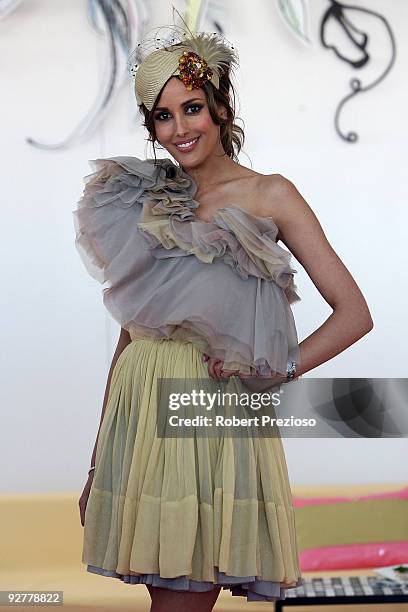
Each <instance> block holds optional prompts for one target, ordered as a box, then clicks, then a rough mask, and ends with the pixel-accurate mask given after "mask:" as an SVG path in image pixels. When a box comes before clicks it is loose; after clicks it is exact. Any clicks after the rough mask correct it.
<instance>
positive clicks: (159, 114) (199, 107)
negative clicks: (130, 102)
mask: <svg viewBox="0 0 408 612" xmlns="http://www.w3.org/2000/svg"><path fill="white" fill-rule="evenodd" d="M190 108H196V109H198V110H196V111H193V112H192V113H189V115H197V114H198V113H199V112H200V110H201V109H202V108H203V105H202V104H189V105H188V106H186V110H187V109H190ZM169 114H170V113H167V112H166V111H161V112H160V113H157V115H155V116H154V118H155V119H156V120H157V121H167V119H162V116H163V115H169Z"/></svg>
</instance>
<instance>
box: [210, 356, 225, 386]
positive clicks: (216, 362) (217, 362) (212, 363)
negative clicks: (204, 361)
mask: <svg viewBox="0 0 408 612" xmlns="http://www.w3.org/2000/svg"><path fill="white" fill-rule="evenodd" d="M219 365H221V366H222V361H221V359H217V358H216V357H213V358H212V359H210V360H209V362H208V371H209V372H210V375H211V376H212V378H215V379H216V380H218V379H219V378H218V376H219V375H218V373H217V372H216V368H217V366H219Z"/></svg>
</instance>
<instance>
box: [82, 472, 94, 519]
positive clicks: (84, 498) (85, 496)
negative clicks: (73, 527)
mask: <svg viewBox="0 0 408 612" xmlns="http://www.w3.org/2000/svg"><path fill="white" fill-rule="evenodd" d="M94 471H95V470H92V471H91V472H90V473H89V475H88V480H87V481H86V484H85V486H84V490H83V491H82V495H81V497H80V498H79V513H80V516H81V525H82V527H83V526H84V525H85V510H86V505H87V503H88V497H89V492H90V490H91V486H92V481H93V475H94Z"/></svg>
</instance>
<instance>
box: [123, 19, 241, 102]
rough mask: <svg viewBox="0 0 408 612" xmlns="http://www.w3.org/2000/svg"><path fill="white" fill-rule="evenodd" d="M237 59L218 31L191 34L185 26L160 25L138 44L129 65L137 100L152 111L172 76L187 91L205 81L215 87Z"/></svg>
mask: <svg viewBox="0 0 408 612" xmlns="http://www.w3.org/2000/svg"><path fill="white" fill-rule="evenodd" d="M185 25H186V24H185ZM166 27H168V28H169V31H168V32H167V33H166V35H165V36H164V37H163V34H162V35H161V36H160V37H158V36H157V35H158V34H160V32H161V30H162V29H163V28H166ZM153 44H154V47H155V50H152V47H153ZM238 62H239V59H238V54H237V52H236V51H235V49H234V47H233V46H232V45H230V43H229V42H228V41H227V40H226V39H225V37H224V36H223V35H221V34H219V33H217V32H214V33H208V32H197V33H193V32H191V30H190V29H189V28H188V27H187V25H186V27H185V29H184V28H181V27H179V26H162V27H161V28H159V30H158V31H157V32H156V35H155V37H154V38H153V37H152V38H148V39H145V40H144V41H143V42H142V43H139V44H138V46H137V47H136V49H135V50H134V52H133V53H132V55H131V57H130V60H129V62H128V67H129V71H130V73H131V74H132V76H133V78H134V81H135V95H136V100H137V103H138V104H139V105H140V104H142V103H143V104H144V105H145V106H146V108H147V109H148V110H152V108H153V106H154V103H155V101H156V99H157V96H158V95H159V93H160V91H161V89H162V87H163V86H164V85H165V83H166V82H167V81H168V80H169V79H170V78H171V77H172V76H178V77H179V78H180V79H181V80H182V81H183V83H184V85H185V86H186V88H187V89H188V90H192V89H198V88H200V87H202V86H203V84H204V83H205V82H206V81H207V80H208V81H210V82H211V83H212V84H213V85H214V87H216V88H217V89H218V88H219V80H220V78H221V76H222V75H223V73H224V72H225V71H229V70H233V69H234V68H235V67H236V66H238Z"/></svg>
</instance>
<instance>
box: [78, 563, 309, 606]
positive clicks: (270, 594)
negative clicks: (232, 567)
mask: <svg viewBox="0 0 408 612" xmlns="http://www.w3.org/2000/svg"><path fill="white" fill-rule="evenodd" d="M87 571H88V572H91V573H93V574H99V575H100V576H107V577H110V578H119V579H120V580H122V582H124V583H125V584H149V585H151V586H153V587H160V588H165V589H171V590H174V591H192V592H196V593H203V592H204V591H211V590H212V589H213V588H214V587H215V586H221V587H222V588H223V589H230V591H231V595H233V596H234V595H235V596H241V597H246V598H247V601H248V602H250V601H277V600H278V599H286V590H287V589H294V588H297V587H299V586H301V585H302V584H303V583H304V579H303V578H299V580H298V581H297V582H296V583H295V584H293V585H292V586H290V587H282V586H281V583H280V582H273V581H271V580H259V579H258V578H257V577H256V576H228V575H227V574H225V573H224V572H220V571H218V570H216V581H215V582H201V581H199V580H191V579H190V578H188V577H187V576H177V577H176V578H162V577H161V576H160V574H140V575H135V574H118V573H117V572H115V571H114V570H106V569H103V568H101V567H95V566H94V565H88V566H87Z"/></svg>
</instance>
